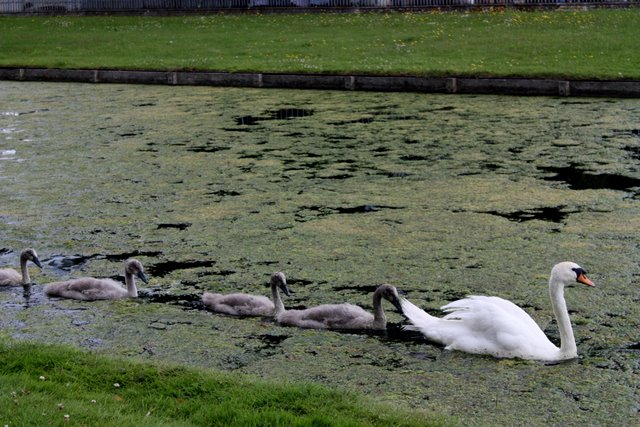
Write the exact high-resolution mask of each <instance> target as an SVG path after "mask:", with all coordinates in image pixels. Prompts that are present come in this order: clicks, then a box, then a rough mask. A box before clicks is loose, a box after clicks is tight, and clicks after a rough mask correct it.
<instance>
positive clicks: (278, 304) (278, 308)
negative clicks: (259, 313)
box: [271, 283, 284, 317]
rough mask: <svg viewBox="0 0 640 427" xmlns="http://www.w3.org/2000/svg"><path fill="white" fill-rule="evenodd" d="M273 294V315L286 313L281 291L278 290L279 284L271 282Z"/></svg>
mask: <svg viewBox="0 0 640 427" xmlns="http://www.w3.org/2000/svg"><path fill="white" fill-rule="evenodd" d="M271 296H272V299H273V305H274V310H273V316H274V317H277V316H278V315H280V314H282V313H284V304H283V303H282V299H281V298H280V292H279V291H278V284H277V283H272V284H271Z"/></svg>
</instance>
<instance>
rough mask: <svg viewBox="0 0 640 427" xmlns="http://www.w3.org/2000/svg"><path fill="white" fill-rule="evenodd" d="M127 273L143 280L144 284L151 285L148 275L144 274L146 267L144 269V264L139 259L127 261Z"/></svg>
mask: <svg viewBox="0 0 640 427" xmlns="http://www.w3.org/2000/svg"><path fill="white" fill-rule="evenodd" d="M125 271H126V272H127V274H131V275H133V276H136V277H137V278H138V279H140V280H142V281H143V282H144V283H149V280H148V279H147V275H146V274H144V267H142V263H141V262H140V261H138V260H137V259H130V260H129V261H127V266H126V267H125Z"/></svg>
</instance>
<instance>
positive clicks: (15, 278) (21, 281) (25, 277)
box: [0, 248, 42, 286]
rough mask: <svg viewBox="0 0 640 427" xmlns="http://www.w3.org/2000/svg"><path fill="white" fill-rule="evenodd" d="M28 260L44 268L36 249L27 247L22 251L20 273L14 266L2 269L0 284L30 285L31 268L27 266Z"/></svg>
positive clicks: (0, 270) (0, 271)
mask: <svg viewBox="0 0 640 427" xmlns="http://www.w3.org/2000/svg"><path fill="white" fill-rule="evenodd" d="M27 261H31V262H32V263H34V264H35V265H37V266H38V267H40V268H42V264H40V259H38V254H37V253H36V251H35V250H33V249H31V248H27V249H25V250H23V251H22V252H21V253H20V272H21V273H18V272H17V271H16V270H14V269H13V268H3V269H0V286H16V285H28V284H30V283H31V277H30V276H29V269H28V268H27Z"/></svg>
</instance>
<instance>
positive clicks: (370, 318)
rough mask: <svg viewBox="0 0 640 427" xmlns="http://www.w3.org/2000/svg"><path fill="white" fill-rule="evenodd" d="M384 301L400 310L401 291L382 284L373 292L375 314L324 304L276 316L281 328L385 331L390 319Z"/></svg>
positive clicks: (346, 304)
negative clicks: (384, 307) (399, 292)
mask: <svg viewBox="0 0 640 427" xmlns="http://www.w3.org/2000/svg"><path fill="white" fill-rule="evenodd" d="M382 298H384V299H386V300H387V301H389V302H391V303H392V304H393V305H394V306H395V307H396V308H397V309H398V311H401V307H400V300H399V298H398V291H397V290H396V288H395V287H394V286H391V285H381V286H379V287H378V289H376V291H375V292H374V293H373V313H374V314H371V313H369V312H368V311H366V310H364V309H363V308H361V307H359V306H357V305H353V304H348V303H344V304H323V305H319V306H316V307H311V308H307V309H306V310H286V311H284V312H282V313H281V314H280V315H278V316H277V317H276V321H277V322H278V323H280V324H282V325H289V326H298V327H301V328H314V329H385V328H386V327H387V318H386V317H385V315H384V309H383V308H382Z"/></svg>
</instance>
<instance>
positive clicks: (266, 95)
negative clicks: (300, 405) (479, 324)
mask: <svg viewBox="0 0 640 427" xmlns="http://www.w3.org/2000/svg"><path fill="white" fill-rule="evenodd" d="M639 192H640V102H638V100H625V99H570V98H543V97H540V98H516V97H493V96H460V95H456V96H452V95H425V94H412V93H398V94H394V93H385V94H380V93H358V92H319V91H286V90H259V89H230V88H208V87H163V86H135V85H129V86H127V85H85V84H68V83H20V82H0V200H2V203H1V204H0V236H1V238H2V241H1V242H0V266H7V265H13V266H15V265H16V264H17V258H18V254H19V251H20V249H21V248H24V247H27V246H33V247H34V248H36V250H37V251H38V253H39V255H40V258H41V259H42V260H43V263H44V269H43V270H42V271H37V269H36V268H35V267H34V268H32V269H31V272H32V276H33V277H34V281H35V284H34V286H32V288H31V289H30V290H29V292H28V293H25V292H23V289H21V288H5V289H2V290H0V306H1V309H2V311H3V316H2V319H1V320H0V325H1V327H2V329H3V331H4V332H5V333H8V334H10V335H11V336H13V337H17V338H22V339H30V340H38V341H42V342H56V343H68V344H72V345H76V346H82V347H84V348H88V349H91V350H94V351H97V352H103V353H107V354H117V355H126V356H135V357H139V358H143V359H159V360H166V361H170V362H177V363H181V364H189V365H195V366H204V367H212V368H217V369H223V370H230V371H236V372H240V373H243V374H246V375H249V376H258V377H266V378H281V379H292V380H305V381H314V382H319V383H323V384H328V385H330V386H340V387H345V388H349V389H354V390H359V391H361V392H364V393H366V394H369V395H372V396H374V397H375V398H376V399H378V400H383V401H387V402H391V403H393V404H399V405H403V406H409V407H412V408H416V409H418V408H419V409H422V410H425V411H435V412H437V413H442V414H450V415H453V416H456V417H458V418H457V419H458V420H460V422H461V423H462V424H467V425H475V424H477V425H486V424H502V425H509V424H519V423H521V422H522V420H523V419H526V420H527V424H529V425H549V424H558V425H559V424H561V425H595V424H608V425H613V424H615V425H629V424H634V423H638V422H639V420H640V417H639V411H640V390H639V387H638V385H639V384H640V334H639V332H638V331H639V319H640V308H639V306H640V304H638V302H639V301H640V290H639V289H638V280H639V279H638V276H639V275H640V264H639V261H640V251H639V250H638V241H639V239H638V238H637V232H638V229H640V200H639V197H640V195H639V194H640V193H639ZM132 256H134V257H136V258H138V259H139V260H140V261H142V263H143V264H144V265H145V267H146V270H147V273H148V275H149V278H150V283H149V285H148V286H146V287H144V288H143V290H142V297H141V298H139V299H138V300H126V301H115V302H114V301H107V302H105V301H102V302H93V303H86V302H77V301H64V300H56V299H49V298H47V297H45V296H43V294H42V287H41V285H42V284H45V283H47V282H50V281H54V280H59V279H62V278H68V277H76V276H81V275H89V274H90V275H95V276H101V277H117V276H122V268H123V261H124V260H125V259H127V258H129V257H132ZM562 260H572V261H575V262H578V263H579V264H580V265H582V266H583V267H584V268H585V269H586V270H587V271H588V272H589V276H590V278H591V279H592V280H593V281H594V282H596V285H597V287H596V288H586V287H577V286H576V287H571V288H569V289H567V292H566V297H567V302H568V305H569V309H570V313H571V318H572V322H573V324H574V332H575V336H576V339H577V343H578V352H579V354H580V358H579V359H577V360H573V361H570V362H566V363H561V364H555V365H545V364H541V363H537V362H530V361H517V360H516V361H514V360H502V361H498V360H495V359H493V358H491V357H482V356H474V355H467V354H463V353H458V352H450V351H445V350H444V349H443V348H442V347H440V346H438V345H434V344H433V343H430V342H427V341H426V340H424V339H422V338H421V337H420V336H419V335H416V334H414V333H408V332H404V331H402V330H401V325H402V324H403V323H404V321H403V319H402V317H401V316H400V315H399V314H397V313H395V312H394V311H392V307H390V306H389V307H387V314H388V317H389V320H390V322H391V325H390V327H389V330H388V331H387V332H386V333H358V334H353V333H351V334H347V333H340V332H327V331H314V330H300V329H296V328H289V327H280V326H277V325H275V324H273V323H272V322H271V321H269V320H268V319H260V318H233V317H228V316H223V315H217V314H213V313H209V312H206V311H203V310H202V309H201V307H200V306H199V304H198V298H199V295H200V294H201V293H202V292H203V291H219V292H234V291H243V292H249V293H256V294H268V289H267V288H266V284H267V282H268V280H269V276H270V274H271V273H272V272H274V271H279V270H281V271H284V272H285V273H286V274H287V277H288V280H289V284H290V287H291V288H292V289H293V290H294V291H295V294H294V295H292V296H291V297H290V298H287V299H286V300H285V305H286V306H288V307H308V306H312V305H316V304H320V303H325V302H343V301H348V302H353V303H356V304H359V305H362V306H363V307H365V308H371V292H372V290H373V289H374V288H375V286H376V285H379V284H382V283H387V282H388V283H392V284H394V285H395V286H397V287H398V289H400V290H402V291H404V292H406V294H407V298H409V299H410V300H411V301H413V302H414V303H416V304H417V305H419V306H421V307H423V308H425V309H427V310H429V311H431V312H433V313H436V312H437V308H438V307H440V306H442V305H443V304H445V303H447V302H450V301H452V300H454V299H457V298H459V297H462V296H464V295H466V294H470V293H471V294H493V295H498V296H501V297H504V298H508V299H510V300H512V301H513V302H515V303H517V304H519V305H521V306H522V307H523V308H525V309H526V310H527V311H528V312H529V313H530V314H531V315H532V316H533V317H534V318H535V319H536V321H537V322H538V323H539V324H540V325H541V327H542V328H543V329H544V330H545V331H546V333H547V334H548V335H549V336H550V337H551V339H552V340H554V341H556V342H557V341H558V333H557V328H556V325H555V322H553V319H552V314H551V309H550V304H549V299H548V293H547V278H548V275H549V271H550V269H551V267H552V266H553V264H555V263H556V262H558V261H562Z"/></svg>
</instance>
